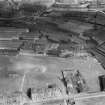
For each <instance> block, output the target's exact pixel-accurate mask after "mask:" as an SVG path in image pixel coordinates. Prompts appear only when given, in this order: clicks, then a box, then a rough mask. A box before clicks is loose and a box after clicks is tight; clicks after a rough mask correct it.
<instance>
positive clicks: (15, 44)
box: [0, 40, 23, 49]
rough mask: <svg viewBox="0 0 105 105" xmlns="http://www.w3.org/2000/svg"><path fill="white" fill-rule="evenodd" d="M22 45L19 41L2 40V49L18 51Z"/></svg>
mask: <svg viewBox="0 0 105 105" xmlns="http://www.w3.org/2000/svg"><path fill="white" fill-rule="evenodd" d="M22 43H23V42H22V41H19V40H14V41H11V40H0V49H18V48H19V47H20V46H21V45H22Z"/></svg>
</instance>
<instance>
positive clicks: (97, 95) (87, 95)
mask: <svg viewBox="0 0 105 105" xmlns="http://www.w3.org/2000/svg"><path fill="white" fill-rule="evenodd" d="M100 97H105V92H97V93H81V94H76V95H71V96H68V95H64V96H60V97H55V98H49V99H44V100H41V101H37V102H34V101H31V102H30V104H33V103H47V102H52V101H60V100H68V99H73V100H75V101H79V100H86V99H90V98H100Z"/></svg>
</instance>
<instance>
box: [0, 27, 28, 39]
mask: <svg viewBox="0 0 105 105" xmlns="http://www.w3.org/2000/svg"><path fill="white" fill-rule="evenodd" d="M23 32H28V30H27V29H21V28H17V29H16V28H8V27H6V28H3V27H2V28H0V38H13V37H18V36H19V34H21V33H23Z"/></svg>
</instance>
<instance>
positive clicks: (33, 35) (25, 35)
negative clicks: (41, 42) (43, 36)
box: [19, 32, 40, 38]
mask: <svg viewBox="0 0 105 105" xmlns="http://www.w3.org/2000/svg"><path fill="white" fill-rule="evenodd" d="M39 36H40V33H38V32H27V33H22V34H20V35H19V37H23V38H39Z"/></svg>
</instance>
